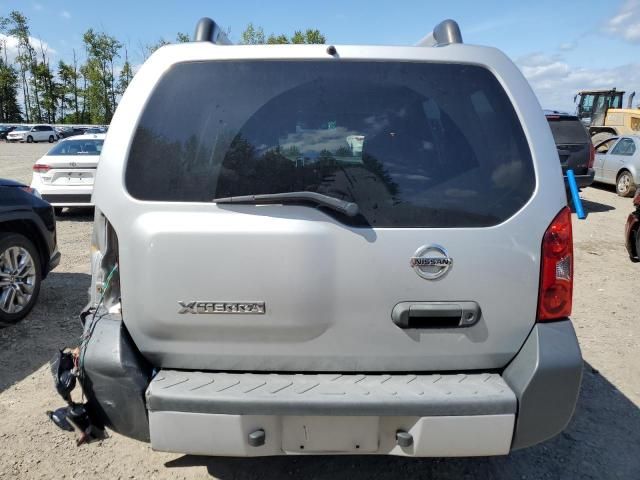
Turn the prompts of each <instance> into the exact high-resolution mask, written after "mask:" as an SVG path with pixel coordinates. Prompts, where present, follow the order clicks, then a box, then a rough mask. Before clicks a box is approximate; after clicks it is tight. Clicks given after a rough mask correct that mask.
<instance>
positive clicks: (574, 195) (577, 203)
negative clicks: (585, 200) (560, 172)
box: [567, 169, 586, 220]
mask: <svg viewBox="0 0 640 480" xmlns="http://www.w3.org/2000/svg"><path fill="white" fill-rule="evenodd" d="M567 183H569V190H571V199H572V200H573V206H574V208H575V209H576V215H577V216H578V218H579V219H580V220H584V219H585V218H586V215H585V214H584V209H583V208H582V200H580V195H579V194H578V184H577V183H576V176H575V175H574V174H573V170H571V169H569V170H567Z"/></svg>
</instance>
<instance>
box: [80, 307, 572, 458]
mask: <svg viewBox="0 0 640 480" xmlns="http://www.w3.org/2000/svg"><path fill="white" fill-rule="evenodd" d="M98 327H99V328H97V329H96V332H95V333H94V335H93V336H92V339H91V341H90V342H89V347H88V348H87V352H86V355H85V373H86V377H87V378H88V379H89V382H88V385H86V386H85V389H88V390H89V392H88V397H89V398H90V399H91V400H92V402H93V403H94V404H95V405H96V407H97V408H98V409H99V411H100V412H101V414H102V415H103V417H104V418H105V424H107V425H109V426H111V427H112V428H114V429H115V430H116V431H120V432H121V433H124V434H125V435H126V434H128V435H130V436H134V437H135V438H140V439H146V438H149V439H150V441H151V444H152V447H153V448H154V449H156V450H163V451H172V452H180V453H190V454H201V455H231V456H264V455H285V454H301V453H305V454H314V453H317V454H327V453H348V454H354V453H372V454H392V455H403V456H416V457H429V456H474V455H478V456H484V455H502V454H507V453H508V452H509V451H510V450H513V449H517V448H522V447H526V446H529V445H533V444H535V443H538V442H541V441H543V440H546V439H548V438H550V437H552V436H554V435H556V434H557V433H559V432H560V431H562V429H563V428H564V427H565V426H566V424H567V423H568V421H569V419H570V418H571V415H572V413H573V409H574V406H575V402H576V399H577V396H578V391H579V388H580V380H581V374H582V358H581V355H580V349H579V347H578V343H577V339H576V336H575V332H574V330H573V327H572V326H571V323H570V321H569V320H566V321H562V322H556V323H552V324H538V325H536V326H535V327H534V329H533V330H532V332H531V335H530V336H529V337H528V339H527V341H526V342H525V344H524V346H523V347H522V349H521V351H520V353H518V355H517V356H516V357H515V358H514V359H513V361H512V362H511V363H510V364H509V365H508V366H507V368H506V369H505V370H504V371H503V372H502V373H501V374H498V373H473V374H451V375H438V374H435V375H413V374H394V375H381V374H375V375H365V374H345V375H339V374H308V375H307V374H298V375H292V374H287V375H275V374H242V373H212V372H184V371H161V372H159V373H158V374H157V375H156V376H155V378H154V379H153V380H152V381H151V382H150V383H147V384H145V381H144V378H146V377H145V376H144V375H142V376H141V375H139V372H137V370H138V369H133V370H132V368H131V367H132V365H133V363H132V362H131V359H132V358H134V357H135V355H133V356H132V353H131V352H132V349H131V347H130V346H128V347H127V346H126V345H125V343H126V342H131V340H130V338H129V337H128V334H126V330H124V329H121V328H120V327H121V324H120V322H117V321H112V320H109V319H105V320H102V321H101V322H100V323H99V324H98ZM97 336H101V337H102V338H100V339H98V340H97V339H96V337H97ZM108 337H113V338H111V339H110V338H108ZM125 337H126V338H125ZM123 338H124V339H125V340H126V342H124V341H123ZM110 343H115V345H116V346H117V348H108V345H109V344H110ZM114 352H115V353H114ZM118 352H120V353H118ZM110 363H111V365H109V364H110ZM114 363H115V364H116V365H115V366H114V365H113V364H114ZM117 364H120V365H121V366H118V365H117ZM127 377H129V378H127ZM147 385H148V386H147ZM118 390H122V393H118ZM143 391H144V394H143ZM132 395H133V397H132ZM100 397H102V398H100ZM143 397H144V400H143ZM147 415H148V424H147V423H146V420H147ZM126 419H128V420H126ZM133 419H135V420H133ZM141 420H144V422H141ZM131 422H135V428H133V429H132V425H131ZM398 432H401V435H399V434H398ZM256 438H257V439H258V440H256ZM407 439H410V441H409V440H407ZM479 439H482V441H479ZM256 442H257V443H256Z"/></svg>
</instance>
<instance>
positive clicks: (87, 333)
mask: <svg viewBox="0 0 640 480" xmlns="http://www.w3.org/2000/svg"><path fill="white" fill-rule="evenodd" d="M116 270H118V264H117V263H116V264H115V265H114V266H113V268H112V269H111V271H110V272H109V275H107V278H106V279H105V281H104V282H103V288H102V295H100V300H98V304H97V305H96V307H95V311H94V312H93V316H92V317H91V320H90V322H89V325H88V326H87V327H86V328H85V329H84V333H83V334H82V336H81V337H80V340H81V342H80V355H79V356H78V363H79V364H78V376H79V377H80V380H81V382H82V380H83V376H84V375H83V372H84V356H85V353H86V351H87V345H88V344H89V340H90V339H91V336H92V335H93V331H94V330H95V328H96V325H97V324H98V322H99V321H100V319H101V318H102V317H104V316H105V315H106V313H103V314H102V315H100V316H98V312H99V311H100V307H101V306H102V304H103V303H104V297H105V295H106V293H107V290H108V289H109V287H110V286H111V279H112V278H113V275H114V273H115V272H116ZM83 396H84V393H83Z"/></svg>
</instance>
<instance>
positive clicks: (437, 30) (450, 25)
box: [416, 19, 462, 47]
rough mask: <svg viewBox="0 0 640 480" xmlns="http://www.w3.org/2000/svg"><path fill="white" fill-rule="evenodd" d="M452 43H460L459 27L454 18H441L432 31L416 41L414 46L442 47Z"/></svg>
mask: <svg viewBox="0 0 640 480" xmlns="http://www.w3.org/2000/svg"><path fill="white" fill-rule="evenodd" d="M452 43H462V34H461V33H460V27H459V26H458V23H457V22H456V21H455V20H451V19H447V20H443V21H442V22H440V23H439V24H437V25H436V26H435V27H434V28H433V32H431V33H430V34H429V35H427V36H426V37H424V38H423V39H421V40H420V41H419V42H418V43H416V47H444V46H445V45H451V44H452Z"/></svg>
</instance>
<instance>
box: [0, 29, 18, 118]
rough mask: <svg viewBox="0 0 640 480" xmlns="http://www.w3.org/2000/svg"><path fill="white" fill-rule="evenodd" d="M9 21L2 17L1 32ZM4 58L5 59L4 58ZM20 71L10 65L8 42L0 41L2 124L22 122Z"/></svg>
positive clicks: (0, 114) (0, 106) (0, 104)
mask: <svg viewBox="0 0 640 480" xmlns="http://www.w3.org/2000/svg"><path fill="white" fill-rule="evenodd" d="M6 25H7V20H6V19H3V18H2V17H0V32H3V31H4V29H5V27H6ZM3 57H4V58H3ZM19 83H20V79H19V76H18V71H17V70H16V69H15V68H14V67H13V66H12V65H10V64H9V59H8V57H7V41H6V40H2V41H0V122H12V123H13V122H21V121H22V112H21V111H20V106H19V105H18V86H19Z"/></svg>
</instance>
